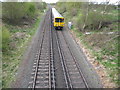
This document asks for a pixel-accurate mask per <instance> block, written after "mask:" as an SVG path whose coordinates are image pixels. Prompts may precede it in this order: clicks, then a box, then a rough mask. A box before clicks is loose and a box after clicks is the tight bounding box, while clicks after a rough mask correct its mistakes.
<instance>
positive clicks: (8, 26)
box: [2, 2, 46, 88]
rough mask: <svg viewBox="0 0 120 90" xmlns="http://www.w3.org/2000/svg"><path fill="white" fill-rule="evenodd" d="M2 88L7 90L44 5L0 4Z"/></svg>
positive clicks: (13, 78) (37, 23)
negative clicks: (1, 16)
mask: <svg viewBox="0 0 120 90" xmlns="http://www.w3.org/2000/svg"><path fill="white" fill-rule="evenodd" d="M2 8H3V10H2V12H3V13H2V14H3V18H2V19H3V22H2V23H3V25H2V71H3V74H2V87H3V88H8V87H10V84H11V82H12V81H14V80H15V75H16V72H17V69H18V66H19V64H20V63H21V60H22V56H23V54H24V53H25V51H26V50H27V47H28V45H29V42H30V41H31V39H32V37H33V35H34V34H35V32H36V30H37V28H38V26H39V23H40V20H41V19H42V18H41V17H42V15H43V11H44V10H45V9H46V4H45V3H27V2H26V3H17V2H5V3H2Z"/></svg>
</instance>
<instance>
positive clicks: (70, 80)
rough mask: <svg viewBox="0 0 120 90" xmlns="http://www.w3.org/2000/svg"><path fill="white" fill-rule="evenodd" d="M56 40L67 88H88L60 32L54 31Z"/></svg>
mask: <svg viewBox="0 0 120 90" xmlns="http://www.w3.org/2000/svg"><path fill="white" fill-rule="evenodd" d="M56 38H57V40H58V41H57V42H58V47H59V48H60V52H61V55H62V60H61V62H62V63H63V68H64V72H65V74H66V77H67V83H66V84H67V86H68V88H89V87H88V84H87V82H86V80H85V78H84V76H83V74H82V72H81V70H80V67H79V65H78V63H77V61H76V59H75V57H74V55H73V53H72V51H71V49H70V47H69V45H68V44H67V41H66V40H65V37H64V34H63V33H62V31H56Z"/></svg>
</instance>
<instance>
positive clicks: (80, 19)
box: [56, 2, 120, 87]
mask: <svg viewBox="0 0 120 90" xmlns="http://www.w3.org/2000/svg"><path fill="white" fill-rule="evenodd" d="M56 8H57V10H58V11H59V12H60V13H61V14H62V15H63V16H64V17H65V23H66V25H67V23H68V22H69V21H71V22H72V23H73V26H72V29H71V30H72V31H73V32H74V33H75V34H76V36H77V37H78V38H79V39H80V41H81V42H82V43H83V45H84V46H85V47H86V48H87V49H88V50H90V51H91V54H92V55H93V56H94V57H95V60H97V61H98V62H99V63H101V64H103V65H104V66H105V67H106V71H107V73H108V75H109V77H111V81H112V82H115V83H116V87H118V86H119V83H120V81H119V80H118V70H119V66H118V45H119V44H118V37H119V35H118V23H119V20H118V10H117V7H116V6H114V5H108V4H99V5H98V4H93V3H88V2H74V3H72V2H66V3H65V2H59V3H57V4H56Z"/></svg>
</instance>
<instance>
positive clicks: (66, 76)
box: [55, 30, 72, 88]
mask: <svg viewBox="0 0 120 90" xmlns="http://www.w3.org/2000/svg"><path fill="white" fill-rule="evenodd" d="M55 37H56V42H57V47H58V51H59V55H60V61H61V64H62V67H63V73H64V77H65V82H66V85H67V88H72V84H71V80H70V77H69V74H68V71H67V69H66V64H65V62H64V60H65V58H64V55H63V52H62V50H61V47H60V42H59V38H58V34H57V31H56V30H55Z"/></svg>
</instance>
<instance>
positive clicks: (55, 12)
mask: <svg viewBox="0 0 120 90" xmlns="http://www.w3.org/2000/svg"><path fill="white" fill-rule="evenodd" d="M52 14H53V16H54V18H57V17H62V18H63V16H62V15H61V14H60V13H59V12H58V11H57V10H56V9H55V8H52Z"/></svg>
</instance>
